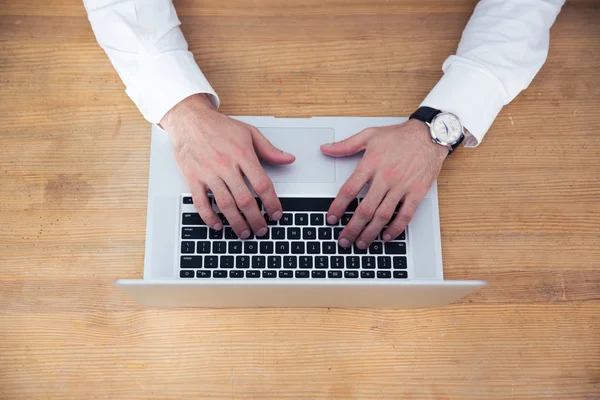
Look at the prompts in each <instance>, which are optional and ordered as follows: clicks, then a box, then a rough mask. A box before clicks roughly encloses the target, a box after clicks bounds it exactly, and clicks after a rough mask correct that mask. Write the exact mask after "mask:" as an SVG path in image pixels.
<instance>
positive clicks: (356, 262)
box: [346, 256, 360, 269]
mask: <svg viewBox="0 0 600 400" xmlns="http://www.w3.org/2000/svg"><path fill="white" fill-rule="evenodd" d="M346 268H349V269H359V268H360V258H359V257H356V256H351V257H346Z"/></svg>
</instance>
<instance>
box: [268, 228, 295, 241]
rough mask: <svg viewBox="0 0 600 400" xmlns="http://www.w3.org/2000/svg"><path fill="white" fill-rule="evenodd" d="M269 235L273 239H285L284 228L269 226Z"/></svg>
mask: <svg viewBox="0 0 600 400" xmlns="http://www.w3.org/2000/svg"><path fill="white" fill-rule="evenodd" d="M288 229H293V228H288ZM271 237H272V238H273V240H282V239H285V228H271Z"/></svg>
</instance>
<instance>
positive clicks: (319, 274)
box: [311, 271, 325, 278]
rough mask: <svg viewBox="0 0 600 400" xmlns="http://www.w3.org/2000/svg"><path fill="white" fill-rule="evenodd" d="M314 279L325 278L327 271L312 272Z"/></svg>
mask: <svg viewBox="0 0 600 400" xmlns="http://www.w3.org/2000/svg"><path fill="white" fill-rule="evenodd" d="M311 276H312V277H313V278H325V271H311Z"/></svg>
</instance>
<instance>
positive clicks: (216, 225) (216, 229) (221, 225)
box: [212, 222, 223, 231]
mask: <svg viewBox="0 0 600 400" xmlns="http://www.w3.org/2000/svg"><path fill="white" fill-rule="evenodd" d="M212 228H213V229H214V230H215V231H220V230H221V229H223V224H221V223H220V222H217V223H216V224H214V225H213V227H212Z"/></svg>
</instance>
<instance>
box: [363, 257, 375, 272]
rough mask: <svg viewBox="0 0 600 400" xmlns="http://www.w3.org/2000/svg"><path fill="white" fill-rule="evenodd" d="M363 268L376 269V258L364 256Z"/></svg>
mask: <svg viewBox="0 0 600 400" xmlns="http://www.w3.org/2000/svg"><path fill="white" fill-rule="evenodd" d="M362 267H363V268H365V269H375V257H373V256H363V258H362Z"/></svg>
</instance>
